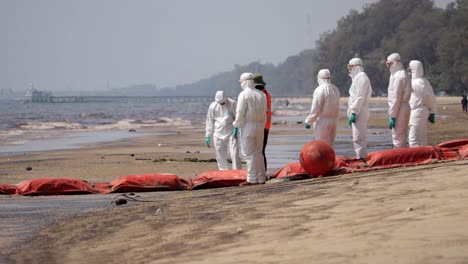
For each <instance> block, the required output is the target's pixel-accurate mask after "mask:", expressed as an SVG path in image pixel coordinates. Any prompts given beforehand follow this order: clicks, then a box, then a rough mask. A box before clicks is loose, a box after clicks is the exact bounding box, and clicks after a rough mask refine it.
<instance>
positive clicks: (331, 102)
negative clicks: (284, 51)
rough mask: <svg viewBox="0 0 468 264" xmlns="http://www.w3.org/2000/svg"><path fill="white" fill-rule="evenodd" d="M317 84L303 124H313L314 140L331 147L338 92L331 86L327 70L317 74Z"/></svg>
mask: <svg viewBox="0 0 468 264" xmlns="http://www.w3.org/2000/svg"><path fill="white" fill-rule="evenodd" d="M317 82H318V84H319V86H318V87H317V88H315V91H314V95H313V98H312V106H311V108H310V114H309V115H308V116H307V117H306V119H305V121H304V122H305V123H306V124H308V125H312V124H314V133H315V138H316V139H318V140H323V141H325V142H327V143H328V144H330V146H332V147H333V145H334V144H335V137H336V126H337V124H338V116H339V114H340V91H339V90H338V88H336V86H335V85H333V84H331V82H330V71H329V70H328V69H322V70H320V71H319V72H318V75H317Z"/></svg>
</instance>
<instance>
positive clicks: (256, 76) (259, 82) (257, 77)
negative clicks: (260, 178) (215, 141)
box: [254, 73, 271, 171]
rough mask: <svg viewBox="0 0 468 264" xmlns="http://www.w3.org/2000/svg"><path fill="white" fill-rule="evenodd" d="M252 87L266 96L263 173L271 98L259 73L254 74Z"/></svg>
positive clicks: (269, 125)
mask: <svg viewBox="0 0 468 264" xmlns="http://www.w3.org/2000/svg"><path fill="white" fill-rule="evenodd" d="M254 85H255V89H257V90H260V91H262V92H263V93H264V94H265V95H266V99H267V112H266V116H267V119H266V122H265V129H264V136H263V149H262V154H263V161H264V163H265V171H266V170H267V159H266V156H265V148H266V145H267V143H268V134H269V133H270V127H271V96H270V93H269V92H268V91H267V90H266V89H265V85H266V83H265V82H264V81H263V76H262V75H261V74H260V73H254Z"/></svg>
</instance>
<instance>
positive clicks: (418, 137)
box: [408, 60, 436, 147]
mask: <svg viewBox="0 0 468 264" xmlns="http://www.w3.org/2000/svg"><path fill="white" fill-rule="evenodd" d="M408 70H409V71H410V72H411V86H412V87H413V93H412V94H411V99H410V101H409V104H410V107H411V117H410V121H409V145H410V147H418V146H427V145H428V140H427V121H429V122H431V123H434V122H435V113H436V98H435V95H434V90H433V89H432V86H431V84H430V83H429V81H428V80H427V79H426V78H424V77H423V76H424V69H423V65H422V63H421V62H420V61H417V60H412V61H411V62H410V63H409V67H408Z"/></svg>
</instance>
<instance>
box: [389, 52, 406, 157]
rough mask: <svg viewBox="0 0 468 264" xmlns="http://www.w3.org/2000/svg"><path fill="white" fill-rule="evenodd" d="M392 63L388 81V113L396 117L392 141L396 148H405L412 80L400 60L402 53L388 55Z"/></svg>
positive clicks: (391, 116)
mask: <svg viewBox="0 0 468 264" xmlns="http://www.w3.org/2000/svg"><path fill="white" fill-rule="evenodd" d="M387 64H390V79H389V83H388V114H389V115H390V118H394V127H393V128H392V127H391V129H392V141H393V147H394V148H405V147H407V143H406V133H407V131H408V123H409V117H410V111H411V109H410V105H409V100H410V97H411V81H410V78H409V76H408V74H407V73H406V71H405V69H404V67H403V64H402V63H401V61H400V55H398V53H393V54H391V55H390V56H388V57H387Z"/></svg>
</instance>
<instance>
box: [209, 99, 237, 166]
mask: <svg viewBox="0 0 468 264" xmlns="http://www.w3.org/2000/svg"><path fill="white" fill-rule="evenodd" d="M236 104H237V103H236V101H235V100H233V99H231V98H227V97H226V96H225V95H224V91H217V92H216V95H215V101H214V102H212V103H211V104H210V107H209V108H208V113H207V114H206V133H205V143H206V145H207V146H208V147H210V143H211V137H213V141H214V142H213V143H214V147H215V152H216V161H217V162H218V168H219V169H220V170H228V169H229V166H228V149H229V153H230V154H231V160H232V169H233V170H241V169H242V164H241V159H240V156H239V147H238V143H237V138H234V137H233V128H234V127H233V125H232V123H233V122H234V119H235V115H234V113H235V111H236Z"/></svg>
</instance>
